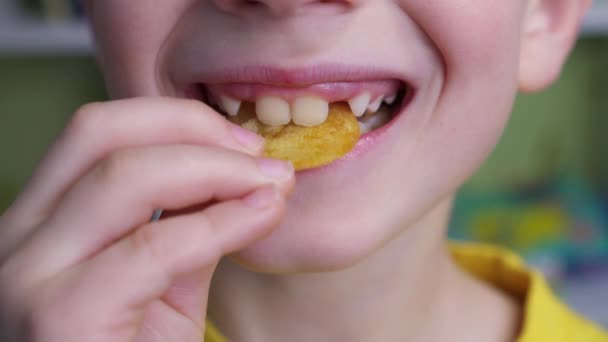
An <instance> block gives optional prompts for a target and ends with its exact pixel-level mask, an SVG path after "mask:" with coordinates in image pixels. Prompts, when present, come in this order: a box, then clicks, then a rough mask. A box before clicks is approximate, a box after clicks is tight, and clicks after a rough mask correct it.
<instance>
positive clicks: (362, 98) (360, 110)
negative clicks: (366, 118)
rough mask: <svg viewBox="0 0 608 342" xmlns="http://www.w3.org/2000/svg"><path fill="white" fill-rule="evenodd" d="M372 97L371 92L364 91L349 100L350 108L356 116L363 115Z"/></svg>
mask: <svg viewBox="0 0 608 342" xmlns="http://www.w3.org/2000/svg"><path fill="white" fill-rule="evenodd" d="M371 99H372V95H371V94H370V93H362V94H359V95H357V96H355V97H353V98H352V99H350V100H349V101H348V104H349V105H350V110H351V111H352V112H353V114H355V116H356V117H360V116H363V114H365V111H366V110H367V107H368V106H369V102H370V101H371Z"/></svg>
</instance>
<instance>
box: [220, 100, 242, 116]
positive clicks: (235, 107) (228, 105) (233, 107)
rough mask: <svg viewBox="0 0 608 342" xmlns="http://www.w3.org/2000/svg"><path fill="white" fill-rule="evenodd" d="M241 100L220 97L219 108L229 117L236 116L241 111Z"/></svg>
mask: <svg viewBox="0 0 608 342" xmlns="http://www.w3.org/2000/svg"><path fill="white" fill-rule="evenodd" d="M241 103H242V101H241V100H237V99H234V98H232V97H230V96H226V95H222V96H220V107H222V109H223V110H224V111H225V112H226V113H228V115H230V116H236V115H237V114H238V113H239V109H241Z"/></svg>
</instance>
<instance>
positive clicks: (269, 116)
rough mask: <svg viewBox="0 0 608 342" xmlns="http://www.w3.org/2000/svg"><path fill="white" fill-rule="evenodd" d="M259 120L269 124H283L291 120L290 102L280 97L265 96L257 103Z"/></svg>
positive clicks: (256, 108) (256, 110)
mask: <svg viewBox="0 0 608 342" xmlns="http://www.w3.org/2000/svg"><path fill="white" fill-rule="evenodd" d="M255 112H256V114H257V116H258V120H260V121H261V122H262V123H264V124H266V125H268V126H273V127H276V126H283V125H287V124H288V123H289V122H290V121H291V111H290V108H289V103H287V101H285V100H283V99H282V98H280V97H276V96H265V97H261V98H259V99H258V100H257V101H256V103H255Z"/></svg>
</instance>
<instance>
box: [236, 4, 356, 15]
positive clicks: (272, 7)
mask: <svg viewBox="0 0 608 342" xmlns="http://www.w3.org/2000/svg"><path fill="white" fill-rule="evenodd" d="M231 2H232V4H233V5H236V6H235V8H234V9H239V8H240V9H241V10H244V9H259V8H263V7H265V8H266V9H268V10H269V11H270V12H272V13H274V14H275V15H286V14H294V13H297V12H299V11H300V10H301V9H302V8H303V7H317V6H319V5H321V6H320V8H326V7H327V8H330V7H335V6H336V5H337V6H339V7H348V6H351V5H352V4H351V0H233V1H231ZM328 5H329V6H328Z"/></svg>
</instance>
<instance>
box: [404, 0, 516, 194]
mask: <svg viewBox="0 0 608 342" xmlns="http://www.w3.org/2000/svg"><path fill="white" fill-rule="evenodd" d="M407 3H408V4H409V5H408V7H410V8H409V11H410V13H412V16H413V17H414V20H416V21H417V22H418V23H419V25H420V27H421V28H423V30H424V31H425V33H426V34H427V35H428V37H429V39H430V41H432V42H433V43H434V44H435V48H436V50H437V52H438V54H439V55H440V56H441V58H442V60H443V64H444V78H445V79H444V84H443V89H442V91H441V96H440V98H439V101H438V102H437V106H436V108H435V110H434V113H433V115H432V116H431V117H430V118H429V119H428V122H427V129H426V132H427V133H428V134H427V137H426V138H425V143H424V144H423V147H422V149H421V150H420V153H421V158H427V159H430V160H429V163H430V164H432V165H433V164H434V165H438V166H439V167H438V168H437V169H436V173H437V175H436V177H437V179H438V182H439V183H442V184H443V186H444V187H446V184H445V182H450V184H449V189H451V188H452V187H454V186H457V185H459V184H460V183H462V182H463V181H464V180H465V179H466V178H468V177H469V176H470V175H471V174H472V173H473V172H474V171H475V170H476V169H477V167H478V166H479V165H480V164H481V163H482V162H483V160H485V158H486V157H487V155H488V154H489V153H490V152H491V150H492V149H493V148H494V146H495V144H496V142H497V140H498V139H499V137H500V135H501V133H502V130H503V129H504V126H505V124H506V121H507V119H508V117H509V114H510V111H511V106H512V103H513V100H514V97H515V94H516V92H517V72H518V65H519V51H520V44H521V41H520V35H521V33H520V29H521V27H522V18H523V17H524V13H525V1H523V0H511V1H487V0H466V1H458V2H454V1H447V0H444V1H441V0H435V1H425V2H421V1H420V2H419V1H408V2H407ZM446 168H447V169H449V170H452V173H453V174H454V178H452V179H446V177H445V174H442V170H445V169H446ZM431 172H432V171H431Z"/></svg>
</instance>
